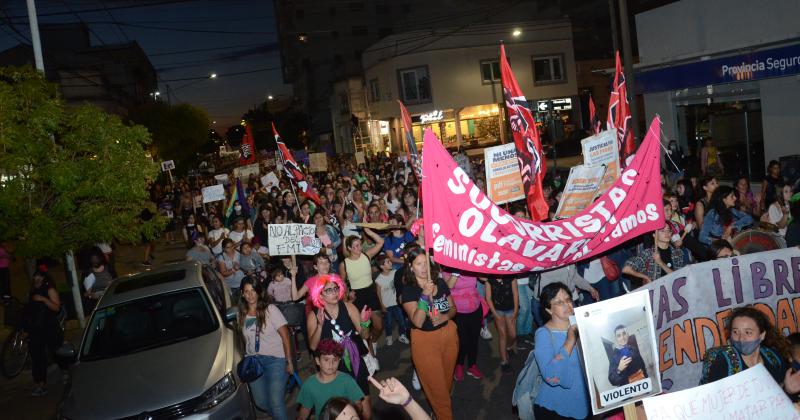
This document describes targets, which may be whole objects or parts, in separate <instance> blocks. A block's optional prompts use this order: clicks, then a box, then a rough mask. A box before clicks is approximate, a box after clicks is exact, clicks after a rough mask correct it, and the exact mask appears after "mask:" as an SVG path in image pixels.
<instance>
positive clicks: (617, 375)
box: [608, 325, 648, 386]
mask: <svg viewBox="0 0 800 420" xmlns="http://www.w3.org/2000/svg"><path fill="white" fill-rule="evenodd" d="M647 377H648V376H647V368H646V367H645V365H644V360H643V359H642V355H641V354H640V353H639V348H638V346H636V344H635V343H631V342H630V337H629V336H628V331H626V330H625V326H624V325H617V327H616V328H614V353H613V355H612V356H611V363H610V364H609V365H608V382H611V385H614V386H622V385H627V384H630V383H633V382H636V381H638V380H641V379H644V378H647Z"/></svg>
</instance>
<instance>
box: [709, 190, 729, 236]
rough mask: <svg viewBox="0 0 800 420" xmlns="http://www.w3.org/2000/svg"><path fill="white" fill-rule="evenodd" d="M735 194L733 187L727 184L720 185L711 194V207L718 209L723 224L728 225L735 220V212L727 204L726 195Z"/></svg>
mask: <svg viewBox="0 0 800 420" xmlns="http://www.w3.org/2000/svg"><path fill="white" fill-rule="evenodd" d="M731 194H733V188H731V187H729V186H727V185H720V186H719V187H717V189H716V190H714V194H711V208H712V209H714V210H716V212H717V216H719V220H720V221H721V222H722V226H728V225H730V224H731V223H732V222H733V212H731V209H729V208H728V206H726V205H725V197H727V196H729V195H731Z"/></svg>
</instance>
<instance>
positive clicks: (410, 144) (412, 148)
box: [397, 100, 422, 182]
mask: <svg viewBox="0 0 800 420" xmlns="http://www.w3.org/2000/svg"><path fill="white" fill-rule="evenodd" d="M397 103H398V104H400V116H401V117H402V118H403V133H404V134H405V135H404V137H405V139H406V152H407V153H408V161H409V162H410V163H411V167H413V168H414V176H416V177H417V182H421V181H422V160H420V158H419V152H417V143H416V142H415V141H414V132H413V131H412V129H411V116H410V115H409V114H408V110H407V109H406V107H405V105H403V102H401V101H400V100H398V101H397Z"/></svg>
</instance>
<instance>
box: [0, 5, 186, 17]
mask: <svg viewBox="0 0 800 420" xmlns="http://www.w3.org/2000/svg"><path fill="white" fill-rule="evenodd" d="M190 1H192V0H166V1H158V2H153V3H146V4H131V5H127V6H114V7H108V8H103V7H101V8H93V9H81V10H75V11H72V10H70V11H68V12H49V13H38V16H39V17H46V16H64V15H72V14H75V13H91V12H103V11H105V10H106V9H108V10H122V9H139V8H143V7H153V6H164V5H169V4H178V3H188V2H190ZM8 18H9V19H20V18H24V19H27V18H28V15H27V14H25V15H16V16H8Z"/></svg>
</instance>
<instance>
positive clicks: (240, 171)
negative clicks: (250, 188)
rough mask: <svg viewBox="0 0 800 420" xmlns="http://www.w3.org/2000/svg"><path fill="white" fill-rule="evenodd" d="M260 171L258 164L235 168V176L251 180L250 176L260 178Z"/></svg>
mask: <svg viewBox="0 0 800 420" xmlns="http://www.w3.org/2000/svg"><path fill="white" fill-rule="evenodd" d="M259 173H260V169H259V166H258V164H257V163H253V164H250V165H245V166H239V167H236V168H233V176H234V177H236V178H249V177H250V175H255V176H258V174H259Z"/></svg>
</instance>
